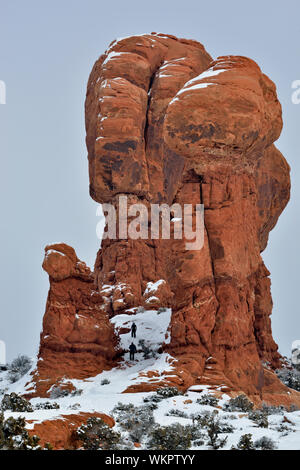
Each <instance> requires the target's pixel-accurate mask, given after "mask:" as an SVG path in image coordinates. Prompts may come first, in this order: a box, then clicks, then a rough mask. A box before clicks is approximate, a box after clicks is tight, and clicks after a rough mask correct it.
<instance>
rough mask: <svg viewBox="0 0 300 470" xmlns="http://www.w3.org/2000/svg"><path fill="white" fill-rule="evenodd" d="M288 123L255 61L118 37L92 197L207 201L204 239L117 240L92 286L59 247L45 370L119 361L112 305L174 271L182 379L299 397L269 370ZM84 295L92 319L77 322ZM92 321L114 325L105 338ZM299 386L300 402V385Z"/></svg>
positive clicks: (100, 71)
mask: <svg viewBox="0 0 300 470" xmlns="http://www.w3.org/2000/svg"><path fill="white" fill-rule="evenodd" d="M203 72H204V73H203ZM281 128H282V119H281V106H280V103H279V101H278V99H277V95H276V89H275V85H274V84H273V82H272V81H271V80H270V79H269V78H268V77H266V75H264V74H263V73H262V72H261V70H260V68H259V67H258V65H257V64H256V63H255V62H253V61H252V60H250V59H247V58H245V57H238V56H226V57H220V58H218V59H217V60H216V61H213V60H212V58H211V57H210V56H209V54H208V53H207V52H206V51H205V49H204V48H203V46H202V45H201V44H199V43H197V42H195V41H189V40H185V39H177V38H175V37H173V36H166V35H160V34H155V33H152V34H149V35H142V36H134V37H131V38H126V39H123V40H119V41H114V42H112V43H111V45H110V46H109V48H108V50H107V52H106V53H105V54H104V55H102V56H100V58H99V59H98V60H97V62H96V63H95V65H94V67H93V70H92V72H91V75H90V78H89V82H88V89H87V98H86V129H87V138H86V142H87V148H88V158H89V173H90V194H91V196H92V197H93V199H95V200H96V201H97V202H100V203H111V204H113V205H114V206H115V207H116V208H118V205H119V196H120V195H122V194H123V195H127V196H128V201H129V205H131V204H133V203H136V202H142V203H144V204H146V205H147V207H149V206H150V204H151V203H163V202H165V203H168V204H172V203H179V204H181V205H183V204H186V203H189V204H191V203H192V204H200V203H201V204H204V209H205V217H204V223H205V234H204V247H203V248H202V249H201V250H194V251H192V250H186V247H185V240H151V239H149V240H141V239H140V240H127V239H116V240H110V239H108V238H106V239H104V240H103V241H102V246H101V250H100V251H99V252H98V255H97V259H96V263H95V272H94V276H95V277H94V280H95V285H94V286H93V284H92V274H91V273H90V272H87V271H86V268H82V265H81V264H80V263H78V260H77V258H76V255H75V253H73V252H72V253H71V252H68V253H67V252H66V249H68V250H70V248H66V247H64V249H61V248H59V250H57V251H58V252H59V253H63V256H64V258H62V257H61V255H60V254H59V253H58V254H57V253H56V252H54V253H52V254H50V255H49V256H46V260H45V262H44V268H45V269H46V271H47V272H48V273H49V275H50V280H51V288H50V294H49V299H48V302H47V308H46V314H45V319H44V330H43V333H42V342H41V350H40V355H41V357H42V358H43V359H44V362H42V364H43V366H40V365H39V371H41V370H42V369H41V367H43V370H44V376H46V375H47V374H49V368H48V367H49V364H50V363H52V361H53V362H54V361H55V363H56V366H55V367H56V373H57V374H58V373H59V374H61V372H64V373H67V374H69V375H70V374H71V375H72V374H73V375H74V376H79V375H80V376H82V377H83V376H84V375H88V374H89V373H90V371H89V370H87V369H85V370H83V369H82V368H81V364H80V361H79V362H78V361H76V360H74V359H73V358H75V357H76V355H79V356H78V357H83V356H80V355H83V354H84V355H86V354H88V355H89V358H93V359H92V364H93V366H92V369H93V368H98V372H100V371H101V370H102V369H103V367H108V366H109V364H111V362H110V361H112V360H113V358H114V351H113V350H112V349H111V348H109V347H108V346H107V344H108V343H107V342H106V339H107V340H109V341H111V338H112V337H113V332H112V331H111V329H110V327H109V322H108V316H114V315H117V314H119V313H122V312H124V311H125V310H126V309H128V308H132V307H135V306H140V305H144V306H147V305H149V302H148V301H149V296H147V289H146V286H147V283H148V282H150V281H151V282H154V281H157V280H160V279H163V280H164V281H165V282H164V283H162V284H161V288H160V291H159V292H158V293H157V294H156V297H158V300H155V301H154V303H155V307H158V306H171V307H172V309H173V314H172V320H171V326H170V329H171V343H170V344H169V345H166V346H165V350H167V351H168V352H170V354H172V355H173V356H174V357H175V358H176V359H177V360H178V371H177V376H178V385H180V386H182V387H183V388H184V387H187V386H189V385H191V384H193V383H197V384H211V385H215V386H217V385H218V386H222V387H224V389H226V390H231V391H239V390H242V391H244V392H245V393H247V394H249V395H251V396H252V397H254V399H255V400H257V399H260V398H264V399H265V400H268V401H273V402H274V401H275V402H276V401H277V402H280V401H281V402H285V401H286V400H287V401H289V400H290V399H289V398H288V396H287V389H286V387H284V386H283V385H282V384H281V383H280V382H279V381H278V380H277V378H276V376H275V375H274V374H273V372H272V368H274V367H276V366H278V365H280V355H279V353H278V351H277V345H276V344H275V342H274V340H273V338H272V332H271V324H270V314H271V311H272V299H271V295H270V279H269V272H268V270H267V269H266V267H265V266H264V263H263V260H262V258H261V251H262V250H264V248H265V247H266V245H267V241H268V234H269V232H270V230H271V229H272V228H273V227H274V226H275V224H276V222H277V219H278V217H279V215H280V213H281V212H282V210H283V209H284V207H285V206H286V204H287V202H288V200H289V190H290V179H289V166H288V164H287V162H286V161H285V159H284V157H283V156H282V155H281V153H280V152H279V151H278V150H277V149H276V147H275V146H274V144H273V143H274V141H276V139H277V138H278V137H279V135H280V132H281ZM65 257H66V259H65ZM78 273H80V274H78ZM104 285H105V286H106V287H105V288H103V286H104ZM107 285H109V286H110V288H107ZM79 286H80V287H79ZM75 291H76V295H72V294H73V293H74V292H75ZM70 292H71V293H70ZM81 292H82V293H83V294H81ZM92 292H95V293H94V294H93V296H94V297H93V296H92V295H91V294H92ZM82 295H83V297H82ZM58 297H59V298H60V297H61V300H58ZM83 298H84V299H85V302H84V304H85V306H86V307H85V308H84V311H85V315H86V316H87V315H89V316H90V326H87V325H89V324H88V322H87V323H86V324H85V325H83V324H82V325H81V323H80V320H76V312H77V311H78V309H79V310H81V309H82V305H81V304H82V299H83ZM56 302H59V304H56ZM150 304H151V302H150ZM79 305H80V306H79ZM99 306H102V307H100V308H99ZM103 306H104V308H103ZM88 312H89V313H88ZM58 316H59V319H58ZM95 324H97V325H99V326H100V325H101V329H103V330H104V331H105V334H104V335H102V334H101V339H100V337H98V336H97V334H96V333H95V330H94V326H95ZM47 335H49V339H48V341H47V339H45V337H47ZM104 337H105V338H106V339H103V338H104ZM83 338H84V339H83ZM114 341H115V343H114V344H116V339H115V340H114ZM57 351H63V352H64V354H65V353H67V355H66V357H67V358H68V359H67V360H68V361H69V362H70V364H71V366H70V367H69V366H68V365H66V366H65V365H63V363H61V362H60V361H57ZM55 358H56V359H55ZM45 360H46V361H45ZM47 361H48V362H47ZM49 361H50V362H49ZM64 364H66V363H64ZM132 391H134V390H132ZM290 397H292V399H293V400H294V401H297V400H298V396H297V394H296V393H293V394H292V395H290ZM290 401H291V400H290Z"/></svg>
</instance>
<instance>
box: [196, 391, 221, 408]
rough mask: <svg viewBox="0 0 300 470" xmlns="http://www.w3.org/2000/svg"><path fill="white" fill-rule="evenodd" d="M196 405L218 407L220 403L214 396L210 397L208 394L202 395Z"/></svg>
mask: <svg viewBox="0 0 300 470" xmlns="http://www.w3.org/2000/svg"><path fill="white" fill-rule="evenodd" d="M196 403H198V404H199V405H209V406H217V405H218V403H219V400H218V399H217V397H215V396H214V395H209V394H208V393H207V394H204V395H201V397H200V398H197V400H196Z"/></svg>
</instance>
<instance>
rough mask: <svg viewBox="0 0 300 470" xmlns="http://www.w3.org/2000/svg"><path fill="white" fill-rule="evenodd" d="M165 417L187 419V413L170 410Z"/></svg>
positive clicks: (174, 409)
mask: <svg viewBox="0 0 300 470" xmlns="http://www.w3.org/2000/svg"><path fill="white" fill-rule="evenodd" d="M166 416H176V417H178V418H188V415H187V413H185V412H184V411H181V410H177V409H176V408H172V409H171V410H169V411H168V412H167V413H166Z"/></svg>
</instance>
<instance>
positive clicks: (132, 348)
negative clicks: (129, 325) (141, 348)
mask: <svg viewBox="0 0 300 470" xmlns="http://www.w3.org/2000/svg"><path fill="white" fill-rule="evenodd" d="M136 352H137V349H136V346H135V344H134V343H131V345H130V346H129V357H130V360H131V361H134V355H135V353H136Z"/></svg>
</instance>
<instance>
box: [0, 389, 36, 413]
mask: <svg viewBox="0 0 300 470" xmlns="http://www.w3.org/2000/svg"><path fill="white" fill-rule="evenodd" d="M1 410H2V411H6V410H10V411H21V412H32V411H33V408H32V405H31V403H29V401H28V400H26V399H25V398H23V397H21V396H20V395H18V394H17V393H10V394H7V393H6V394H5V395H4V397H3V399H2V402H1Z"/></svg>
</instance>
